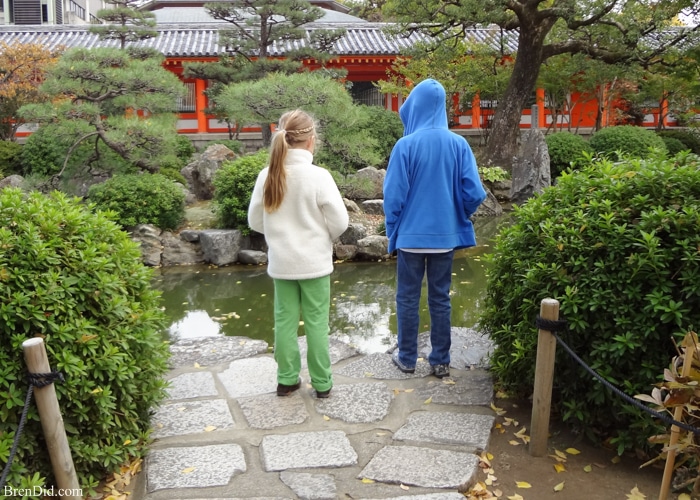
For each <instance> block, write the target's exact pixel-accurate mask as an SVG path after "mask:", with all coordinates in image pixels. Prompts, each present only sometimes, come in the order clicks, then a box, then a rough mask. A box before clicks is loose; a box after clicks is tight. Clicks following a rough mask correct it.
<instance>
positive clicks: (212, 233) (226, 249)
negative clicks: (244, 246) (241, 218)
mask: <svg viewBox="0 0 700 500" xmlns="http://www.w3.org/2000/svg"><path fill="white" fill-rule="evenodd" d="M241 239H242V235H241V232H240V231H239V230H237V229H206V230H204V231H200V232H199V243H200V245H201V248H202V254H204V260H205V261H206V262H210V263H212V264H214V265H216V266H227V265H229V264H233V263H234V262H236V261H238V252H240V251H241Z"/></svg>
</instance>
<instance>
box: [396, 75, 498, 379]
mask: <svg viewBox="0 0 700 500" xmlns="http://www.w3.org/2000/svg"><path fill="white" fill-rule="evenodd" d="M399 116H400V117H401V121H402V122H403V125H404V135H403V137H402V138H401V139H399V140H398V141H397V142H396V145H395V146H394V149H393V150H392V152H391V156H390V158H389V165H388V167H387V173H386V178H385V180H384V214H385V217H386V235H387V237H388V238H389V252H393V251H394V250H397V267H396V273H397V287H396V315H397V319H398V330H399V331H398V349H396V350H395V351H394V352H393V354H392V360H393V362H394V364H396V366H397V367H398V368H399V369H400V370H401V371H402V372H404V373H413V372H414V371H415V368H416V360H417V358H418V325H419V314H418V308H419V303H420V296H421V287H422V284H423V277H424V276H426V275H427V282H428V306H429V309H430V343H431V345H432V350H431V353H430V356H429V357H428V361H429V363H430V365H431V367H432V372H433V373H434V374H435V375H436V376H437V377H439V378H442V377H446V376H449V374H450V371H449V366H450V346H451V344H452V340H451V321H450V314H451V304H450V286H451V284H452V259H453V257H454V252H455V250H457V249H459V248H466V247H471V246H474V245H476V239H475V237H474V227H473V226H472V223H471V221H470V220H469V217H470V216H471V215H472V214H473V213H474V212H476V209H477V208H478V207H479V205H480V204H481V202H483V201H484V199H485V198H486V192H485V191H484V188H483V187H482V185H481V180H480V179H479V173H478V171H477V167H476V161H475V159H474V154H473V153H472V150H471V148H470V147H469V144H468V143H467V141H466V139H464V138H463V137H461V136H459V135H457V134H455V133H454V132H451V131H450V130H449V129H448V127H447V108H446V101H445V89H444V88H443V87H442V85H441V84H440V83H439V82H437V81H436V80H432V79H428V80H424V81H422V82H421V83H419V84H418V85H416V87H415V88H414V89H413V91H412V92H411V93H410V94H409V96H408V98H407V99H406V101H405V102H404V103H403V106H401V109H400V110H399Z"/></svg>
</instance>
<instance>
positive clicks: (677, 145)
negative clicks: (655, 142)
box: [661, 136, 690, 156]
mask: <svg viewBox="0 0 700 500" xmlns="http://www.w3.org/2000/svg"><path fill="white" fill-rule="evenodd" d="M661 140H662V141H664V144H665V145H666V150H668V155H669V156H676V155H677V154H678V153H680V152H681V151H690V148H689V147H688V146H686V145H685V144H683V143H682V142H681V141H679V140H678V139H676V138H675V137H663V136H661Z"/></svg>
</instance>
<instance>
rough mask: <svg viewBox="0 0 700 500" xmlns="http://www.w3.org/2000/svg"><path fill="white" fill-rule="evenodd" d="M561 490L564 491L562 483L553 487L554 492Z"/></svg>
mask: <svg viewBox="0 0 700 500" xmlns="http://www.w3.org/2000/svg"><path fill="white" fill-rule="evenodd" d="M563 489H564V481H562V482H561V483H559V484H558V485H556V486H555V487H554V491H561V490H563Z"/></svg>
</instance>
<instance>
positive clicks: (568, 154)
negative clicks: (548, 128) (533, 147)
mask: <svg viewBox="0 0 700 500" xmlns="http://www.w3.org/2000/svg"><path fill="white" fill-rule="evenodd" d="M545 141H546V142H547V149H548V150H549V172H550V174H551V177H552V179H555V178H557V177H559V176H560V175H561V173H562V172H563V171H564V170H566V169H568V168H570V167H571V166H574V167H575V166H576V161H577V160H580V159H581V157H582V156H583V153H592V152H593V148H591V145H590V144H588V141H586V139H584V138H583V137H581V136H580V135H578V134H573V133H571V132H567V131H563V132H557V133H555V134H550V135H548V136H546V137H545Z"/></svg>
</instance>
